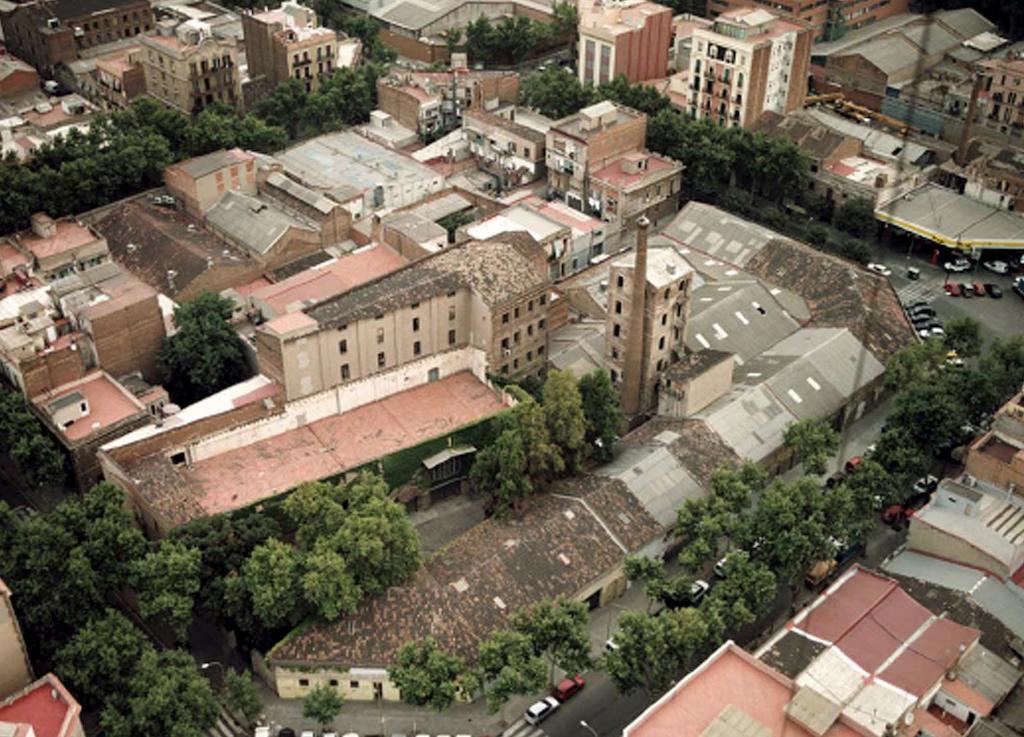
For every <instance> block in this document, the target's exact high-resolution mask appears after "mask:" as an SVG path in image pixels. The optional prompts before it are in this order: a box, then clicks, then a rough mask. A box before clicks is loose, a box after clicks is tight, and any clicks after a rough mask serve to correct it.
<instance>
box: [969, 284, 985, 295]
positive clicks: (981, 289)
mask: <svg viewBox="0 0 1024 737" xmlns="http://www.w3.org/2000/svg"><path fill="white" fill-rule="evenodd" d="M971 291H973V292H974V296H976V297H984V296H985V285H984V284H982V283H981V282H980V281H976V282H974V283H973V284H971Z"/></svg>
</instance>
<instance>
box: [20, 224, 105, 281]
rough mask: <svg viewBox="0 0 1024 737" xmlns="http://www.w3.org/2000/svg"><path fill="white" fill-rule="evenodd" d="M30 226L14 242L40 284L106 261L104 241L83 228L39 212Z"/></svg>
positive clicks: (85, 227)
mask: <svg viewBox="0 0 1024 737" xmlns="http://www.w3.org/2000/svg"><path fill="white" fill-rule="evenodd" d="M31 223H32V227H31V228H30V229H29V230H27V231H24V232H22V233H18V234H16V235H15V236H14V242H15V244H16V245H17V246H18V247H19V248H20V250H21V251H22V253H25V254H26V255H28V256H30V257H31V259H32V266H31V271H32V275H33V276H35V277H36V278H37V279H39V280H40V281H43V282H52V281H54V280H56V279H60V278H63V277H65V276H71V275H72V274H75V273H76V272H80V271H85V270H86V269H90V268H92V267H94V266H99V265H100V264H103V263H106V262H108V261H110V250H109V249H108V248H107V241H106V239H105V238H104V237H103V236H102V235H100V234H99V232H97V231H96V230H95V229H93V228H91V227H89V226H87V225H82V224H81V223H79V222H77V221H75V220H71V219H62V220H54V219H53V218H51V217H50V216H49V215H47V214H46V213H43V212H37V213H36V214H35V215H33V216H32V218H31Z"/></svg>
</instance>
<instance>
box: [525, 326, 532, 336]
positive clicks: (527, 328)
mask: <svg viewBox="0 0 1024 737" xmlns="http://www.w3.org/2000/svg"><path fill="white" fill-rule="evenodd" d="M526 334H527V335H533V325H527V326H526Z"/></svg>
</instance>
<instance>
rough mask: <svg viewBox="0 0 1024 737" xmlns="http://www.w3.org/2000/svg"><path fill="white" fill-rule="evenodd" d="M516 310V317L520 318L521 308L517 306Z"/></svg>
mask: <svg viewBox="0 0 1024 737" xmlns="http://www.w3.org/2000/svg"><path fill="white" fill-rule="evenodd" d="M515 312H516V318H517V319H518V318H519V308H518V307H516V310H515Z"/></svg>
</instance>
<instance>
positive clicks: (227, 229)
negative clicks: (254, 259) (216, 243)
mask: <svg viewBox="0 0 1024 737" xmlns="http://www.w3.org/2000/svg"><path fill="white" fill-rule="evenodd" d="M206 221H207V222H208V223H209V224H210V225H211V226H212V227H213V228H214V230H217V231H219V232H221V233H223V234H224V235H225V236H227V237H228V238H229V239H231V240H232V241H234V242H235V243H238V244H239V245H241V246H244V247H246V248H248V249H250V250H252V251H255V252H256V253H258V254H260V255H263V254H266V253H267V252H269V251H270V249H271V248H273V247H274V246H275V245H276V244H277V242H278V241H279V240H280V239H281V237H282V236H283V235H284V234H285V233H286V232H287V231H288V229H289V228H304V229H307V230H314V227H313V226H312V225H311V224H310V223H307V222H305V221H302V220H299V219H298V218H297V217H294V216H292V215H290V214H289V213H287V212H285V211H284V210H283V209H281V208H280V207H279V206H278V205H277V204H276V203H274V202H273V201H271V200H265V199H260V198H256V197H250V196H249V195H245V194H242V193H241V192H228V193H227V194H225V195H224V197H223V198H222V199H221V201H220V202H218V203H217V204H216V205H214V206H213V207H212V208H210V210H209V212H207V213H206Z"/></svg>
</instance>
